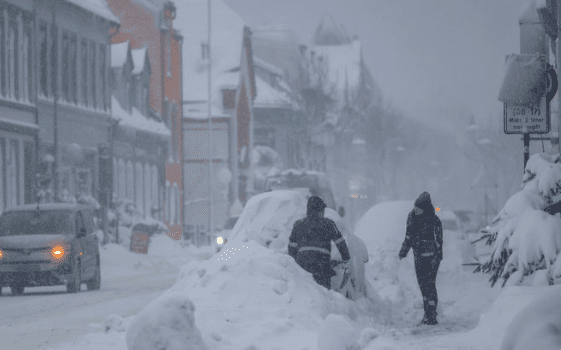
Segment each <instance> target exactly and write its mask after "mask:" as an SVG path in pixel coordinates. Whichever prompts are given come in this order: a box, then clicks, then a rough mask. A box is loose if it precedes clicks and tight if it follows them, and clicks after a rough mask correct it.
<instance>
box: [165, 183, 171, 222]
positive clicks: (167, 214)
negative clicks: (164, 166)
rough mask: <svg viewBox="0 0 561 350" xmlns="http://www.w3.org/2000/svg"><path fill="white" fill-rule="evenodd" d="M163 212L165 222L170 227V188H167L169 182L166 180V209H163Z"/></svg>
mask: <svg viewBox="0 0 561 350" xmlns="http://www.w3.org/2000/svg"><path fill="white" fill-rule="evenodd" d="M165 212H166V218H165V221H166V223H168V224H170V225H171V222H170V221H171V215H170V213H171V187H170V186H169V181H167V180H166V207H165Z"/></svg>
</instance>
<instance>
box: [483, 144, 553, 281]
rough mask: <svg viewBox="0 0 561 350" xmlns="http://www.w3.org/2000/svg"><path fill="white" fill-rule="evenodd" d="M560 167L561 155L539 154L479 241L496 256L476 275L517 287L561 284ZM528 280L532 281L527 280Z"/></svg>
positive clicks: (491, 256) (490, 257)
mask: <svg viewBox="0 0 561 350" xmlns="http://www.w3.org/2000/svg"><path fill="white" fill-rule="evenodd" d="M560 206H561V162H560V156H559V154H557V155H551V154H547V153H539V154H534V155H533V156H532V157H531V158H530V159H529V161H528V163H527V165H526V169H525V173H524V176H523V178H522V189H521V190H520V191H519V192H517V193H515V194H514V195H512V196H511V197H510V198H509V199H508V201H507V202H506V203H505V205H504V207H503V208H502V209H501V211H500V212H499V214H498V215H497V216H496V217H495V218H494V219H493V221H492V223H491V224H490V225H489V226H488V227H487V228H486V229H484V230H482V231H481V233H482V236H481V238H480V239H482V240H486V242H485V243H486V244H488V245H491V246H492V252H491V255H490V256H489V257H488V258H486V259H485V260H484V261H482V262H481V264H480V265H479V266H478V267H477V268H476V270H475V272H483V273H488V274H490V275H491V278H490V282H491V285H492V286H493V285H495V283H496V282H497V281H498V280H499V279H503V284H502V285H503V286H504V285H505V284H507V283H508V284H509V285H518V284H522V283H533V284H538V285H540V284H546V285H547V284H559V283H561V215H560V214H559V212H560V211H559V209H558V208H559V207H560ZM528 276H533V278H532V279H531V280H530V279H528V280H527V281H526V278H527V277H528Z"/></svg>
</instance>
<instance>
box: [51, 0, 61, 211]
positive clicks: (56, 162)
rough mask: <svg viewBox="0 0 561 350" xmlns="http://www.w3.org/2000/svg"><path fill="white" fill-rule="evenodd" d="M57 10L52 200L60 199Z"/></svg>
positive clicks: (54, 36)
mask: <svg viewBox="0 0 561 350" xmlns="http://www.w3.org/2000/svg"><path fill="white" fill-rule="evenodd" d="M56 11H57V9H56V5H55V6H54V8H53V12H52V20H53V25H52V27H51V29H52V31H51V32H52V36H53V48H52V51H54V52H51V59H52V60H53V62H52V65H53V76H52V79H53V80H52V89H53V97H54V101H53V113H54V115H53V128H54V130H53V132H54V140H53V143H54V146H53V147H54V150H53V153H54V154H53V155H54V159H55V160H54V162H53V172H54V174H53V182H54V184H53V190H54V192H55V193H54V201H55V202H59V201H60V197H59V188H58V187H59V181H58V175H59V173H58V167H59V151H58V111H57V108H58V106H57V104H58V28H57V26H56V14H55V12H56Z"/></svg>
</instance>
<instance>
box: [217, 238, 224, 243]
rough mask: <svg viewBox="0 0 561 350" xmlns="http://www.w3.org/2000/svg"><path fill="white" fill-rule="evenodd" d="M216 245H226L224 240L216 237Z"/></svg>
mask: <svg viewBox="0 0 561 350" xmlns="http://www.w3.org/2000/svg"><path fill="white" fill-rule="evenodd" d="M216 244H224V238H222V237H216Z"/></svg>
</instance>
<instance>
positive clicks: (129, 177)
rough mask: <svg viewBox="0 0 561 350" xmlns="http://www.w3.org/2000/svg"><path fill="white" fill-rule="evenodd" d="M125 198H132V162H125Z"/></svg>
mask: <svg viewBox="0 0 561 350" xmlns="http://www.w3.org/2000/svg"><path fill="white" fill-rule="evenodd" d="M127 199H130V200H134V174H133V167H132V162H131V161H130V160H129V161H128V162H127Z"/></svg>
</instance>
